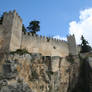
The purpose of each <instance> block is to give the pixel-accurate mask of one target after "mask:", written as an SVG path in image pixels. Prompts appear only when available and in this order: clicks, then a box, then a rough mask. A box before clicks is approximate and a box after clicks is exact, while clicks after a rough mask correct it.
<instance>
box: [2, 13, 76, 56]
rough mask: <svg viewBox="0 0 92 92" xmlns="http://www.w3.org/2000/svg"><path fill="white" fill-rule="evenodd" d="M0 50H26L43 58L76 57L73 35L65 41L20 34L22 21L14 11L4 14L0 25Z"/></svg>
mask: <svg viewBox="0 0 92 92" xmlns="http://www.w3.org/2000/svg"><path fill="white" fill-rule="evenodd" d="M0 49H1V50H2V51H3V50H4V51H8V52H10V51H16V50H17V49H27V50H28V52H30V53H41V54H42V55H43V56H61V57H65V56H68V55H69V54H72V55H76V52H77V51H76V41H75V37H74V35H71V36H68V38H67V41H63V40H57V39H54V38H49V37H44V36H43V37H42V36H38V35H32V34H29V33H26V34H24V33H23V32H22V19H21V18H20V16H19V15H18V14H17V13H16V11H12V12H11V11H10V12H6V13H4V18H3V23H2V24H0Z"/></svg>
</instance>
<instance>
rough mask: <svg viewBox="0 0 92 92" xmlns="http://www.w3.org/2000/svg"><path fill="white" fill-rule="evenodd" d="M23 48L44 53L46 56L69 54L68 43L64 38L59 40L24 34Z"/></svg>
mask: <svg viewBox="0 0 92 92" xmlns="http://www.w3.org/2000/svg"><path fill="white" fill-rule="evenodd" d="M21 48H22V49H25V48H26V49H27V50H28V51H29V52H33V53H42V55H44V56H67V55H68V54H69V49H68V44H67V42H66V41H64V40H57V39H53V38H48V37H42V36H37V35H33V36H32V34H28V33H26V34H23V35H22V43H21Z"/></svg>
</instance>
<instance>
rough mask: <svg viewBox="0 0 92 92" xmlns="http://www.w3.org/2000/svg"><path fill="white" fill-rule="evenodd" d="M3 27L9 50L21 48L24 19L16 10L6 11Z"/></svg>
mask: <svg viewBox="0 0 92 92" xmlns="http://www.w3.org/2000/svg"><path fill="white" fill-rule="evenodd" d="M3 27H4V29H5V31H4V32H5V33H4V34H5V43H6V44H5V46H6V47H5V49H6V50H9V51H15V50H16V49H19V48H20V45H21V39H22V19H21V18H20V16H18V14H17V13H16V11H15V10H14V11H12V12H11V11H10V12H8V13H7V12H5V13H4V18H3Z"/></svg>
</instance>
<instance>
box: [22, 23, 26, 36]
mask: <svg viewBox="0 0 92 92" xmlns="http://www.w3.org/2000/svg"><path fill="white" fill-rule="evenodd" d="M22 32H24V34H25V33H26V28H25V26H24V24H23V25H22Z"/></svg>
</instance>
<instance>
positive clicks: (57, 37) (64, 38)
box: [53, 35, 67, 41]
mask: <svg viewBox="0 0 92 92" xmlns="http://www.w3.org/2000/svg"><path fill="white" fill-rule="evenodd" d="M53 38H56V39H59V40H65V41H66V40H67V39H66V37H61V36H59V35H56V36H54V37H53Z"/></svg>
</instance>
